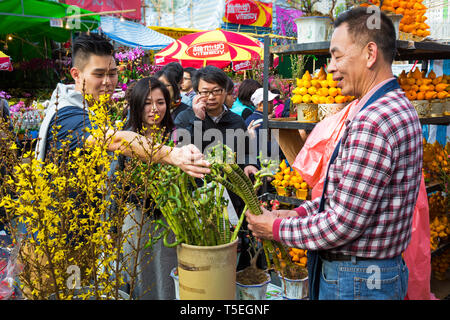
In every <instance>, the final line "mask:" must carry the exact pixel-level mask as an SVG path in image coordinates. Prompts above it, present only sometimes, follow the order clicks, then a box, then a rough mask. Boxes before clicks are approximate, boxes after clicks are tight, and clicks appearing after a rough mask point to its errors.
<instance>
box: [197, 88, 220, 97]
mask: <svg viewBox="0 0 450 320" xmlns="http://www.w3.org/2000/svg"><path fill="white" fill-rule="evenodd" d="M222 93H223V89H222V88H220V89H214V90H212V91H200V92H199V94H200V96H202V97H209V95H210V94H212V95H213V96H218V95H221V94H222Z"/></svg>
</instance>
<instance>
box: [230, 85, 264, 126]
mask: <svg viewBox="0 0 450 320" xmlns="http://www.w3.org/2000/svg"><path fill="white" fill-rule="evenodd" d="M258 88H262V85H261V84H260V83H259V82H258V81H256V80H253V79H246V80H244V81H242V83H241V84H240V86H239V91H238V96H237V99H236V101H235V102H234V103H233V107H232V108H231V111H233V112H234V113H236V114H238V115H240V116H241V117H242V118H243V119H244V120H245V119H247V118H248V117H249V116H250V115H251V114H252V113H253V111H255V109H256V106H254V105H253V103H252V101H251V97H252V94H253V93H254V92H255V91H256V89H258Z"/></svg>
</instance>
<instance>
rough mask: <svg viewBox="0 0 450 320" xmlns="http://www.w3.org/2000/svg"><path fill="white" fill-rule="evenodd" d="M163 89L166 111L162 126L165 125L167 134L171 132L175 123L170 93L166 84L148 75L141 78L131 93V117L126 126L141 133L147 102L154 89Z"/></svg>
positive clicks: (129, 102)
mask: <svg viewBox="0 0 450 320" xmlns="http://www.w3.org/2000/svg"><path fill="white" fill-rule="evenodd" d="M155 89H161V91H162V93H163V96H164V100H165V101H166V113H165V114H164V117H163V119H162V121H161V127H165V134H171V132H172V130H173V128H174V124H173V121H172V116H171V114H170V93H169V90H167V88H166V86H165V85H164V84H163V83H162V82H161V81H159V80H158V79H156V78H154V77H147V78H143V79H141V80H139V81H138V82H137V83H136V84H135V85H134V87H133V89H132V90H131V93H130V98H129V101H128V104H129V106H130V118H129V120H128V123H127V126H126V128H127V129H128V130H131V131H134V132H138V133H140V132H141V131H142V114H143V112H144V108H145V102H146V100H147V97H148V95H149V93H150V92H151V91H152V90H155Z"/></svg>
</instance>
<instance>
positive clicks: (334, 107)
mask: <svg viewBox="0 0 450 320" xmlns="http://www.w3.org/2000/svg"><path fill="white" fill-rule="evenodd" d="M346 105H347V103H330V104H319V111H318V117H319V121H322V120H323V119H325V118H326V117H328V116H331V115H333V114H336V113H338V112H339V111H341V110H342V109H344V107H345V106H346Z"/></svg>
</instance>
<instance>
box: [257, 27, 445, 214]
mask: <svg viewBox="0 0 450 320" xmlns="http://www.w3.org/2000/svg"><path fill="white" fill-rule="evenodd" d="M329 46H330V42H329V41H321V42H314V43H304V44H297V43H292V44H288V45H281V46H276V47H271V46H270V38H269V37H268V36H266V37H264V71H263V72H264V73H263V74H264V78H263V88H264V94H263V98H264V103H263V123H262V128H265V129H268V128H270V129H294V130H295V129H297V130H298V129H303V130H305V131H311V130H312V129H314V126H315V123H304V122H298V121H276V120H269V118H268V89H269V81H268V79H269V76H268V75H269V64H271V63H272V62H273V54H277V55H291V54H302V55H316V56H325V57H330V53H329ZM449 57H450V45H448V44H442V43H438V42H431V41H422V42H414V41H405V40H397V56H396V58H395V59H396V60H432V59H448V58H449ZM426 65H428V63H427V64H426ZM420 122H421V123H422V124H436V125H449V124H450V116H443V117H432V118H421V119H420ZM427 190H429V192H433V191H437V190H440V186H439V185H433V186H429V187H428V188H427ZM266 195H269V194H267V193H266ZM268 197H269V198H271V199H272V198H273V199H277V200H279V201H280V202H285V203H290V204H295V205H299V204H300V203H301V200H299V201H294V200H298V199H294V200H290V199H292V198H288V199H285V198H287V197H280V196H277V195H270V196H268ZM277 197H278V198H277Z"/></svg>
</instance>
